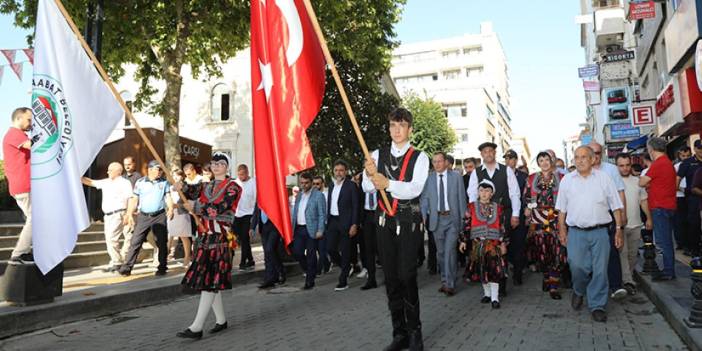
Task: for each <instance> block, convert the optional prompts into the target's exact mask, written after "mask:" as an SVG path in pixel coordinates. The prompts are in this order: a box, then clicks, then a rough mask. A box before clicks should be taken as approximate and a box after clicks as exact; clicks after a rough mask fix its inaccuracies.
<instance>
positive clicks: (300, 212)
mask: <svg viewBox="0 0 702 351" xmlns="http://www.w3.org/2000/svg"><path fill="white" fill-rule="evenodd" d="M310 194H312V190H310V191H309V192H307V193H305V192H304V191H300V193H299V194H297V196H300V205H299V207H298V208H297V225H307V220H306V219H305V210H307V200H309V199H310Z"/></svg>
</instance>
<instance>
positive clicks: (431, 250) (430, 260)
mask: <svg viewBox="0 0 702 351" xmlns="http://www.w3.org/2000/svg"><path fill="white" fill-rule="evenodd" d="M428 233H429V234H428V235H429V239H428V243H427V268H429V270H430V271H432V272H436V267H437V266H436V240H434V232H429V231H428ZM422 239H424V238H422ZM422 241H424V240H422ZM421 246H422V251H424V242H422V245H421Z"/></svg>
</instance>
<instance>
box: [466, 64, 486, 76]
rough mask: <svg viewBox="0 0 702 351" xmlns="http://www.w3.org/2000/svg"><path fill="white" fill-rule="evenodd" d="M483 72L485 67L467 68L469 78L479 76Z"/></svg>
mask: <svg viewBox="0 0 702 351" xmlns="http://www.w3.org/2000/svg"><path fill="white" fill-rule="evenodd" d="M482 74H483V67H482V66H479V67H467V68H466V77H468V78H477V77H480V76H481V75H482Z"/></svg>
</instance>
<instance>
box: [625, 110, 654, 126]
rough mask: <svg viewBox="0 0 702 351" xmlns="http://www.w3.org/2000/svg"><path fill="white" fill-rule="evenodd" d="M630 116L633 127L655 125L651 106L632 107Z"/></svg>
mask: <svg viewBox="0 0 702 351" xmlns="http://www.w3.org/2000/svg"><path fill="white" fill-rule="evenodd" d="M631 115H632V117H633V122H632V123H633V124H634V126H637V127H639V126H651V125H654V124H656V120H655V119H654V118H653V106H651V105H639V106H636V105H632V107H631Z"/></svg>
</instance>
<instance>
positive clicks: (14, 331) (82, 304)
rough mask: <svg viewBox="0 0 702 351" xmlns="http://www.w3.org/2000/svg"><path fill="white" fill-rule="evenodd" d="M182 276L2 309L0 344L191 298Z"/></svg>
mask: <svg viewBox="0 0 702 351" xmlns="http://www.w3.org/2000/svg"><path fill="white" fill-rule="evenodd" d="M285 267H286V271H287V272H288V273H287V275H288V277H290V276H293V275H297V274H301V272H302V270H301V269H300V267H299V264H297V263H285ZM264 273H265V269H263V267H260V268H257V269H256V270H254V271H251V272H241V273H237V274H234V275H233V276H232V284H233V286H234V287H236V286H241V285H245V284H248V283H251V282H253V281H256V280H261V279H263V274H264ZM182 279H183V275H182V274H178V275H174V276H168V277H163V278H153V279H144V280H137V281H129V282H124V283H118V284H113V285H106V286H100V287H95V288H90V289H84V290H78V291H72V292H69V293H65V294H63V296H60V297H57V298H56V300H55V301H54V302H52V303H48V304H43V305H36V306H27V307H15V306H7V307H2V308H0V325H1V326H3V327H2V328H0V340H1V339H5V338H8V337H11V336H16V335H19V334H24V333H28V332H32V331H36V330H40V329H46V328H50V327H52V326H56V325H61V324H65V323H71V322H77V321H82V320H86V319H93V318H98V317H103V316H107V315H112V314H116V313H120V312H124V311H128V310H132V309H135V308H139V307H145V306H152V305H157V304H161V303H165V302H170V301H172V300H175V299H178V298H183V297H187V296H192V294H187V293H185V292H183V287H182V285H181V284H180V282H181V280H182Z"/></svg>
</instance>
